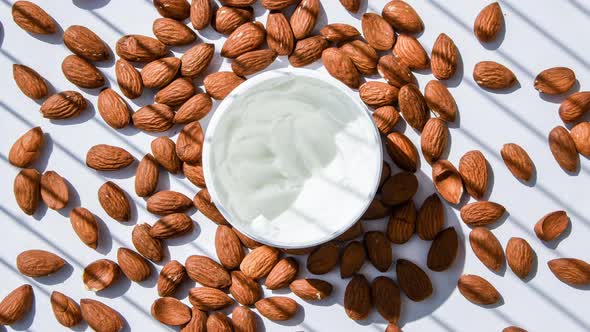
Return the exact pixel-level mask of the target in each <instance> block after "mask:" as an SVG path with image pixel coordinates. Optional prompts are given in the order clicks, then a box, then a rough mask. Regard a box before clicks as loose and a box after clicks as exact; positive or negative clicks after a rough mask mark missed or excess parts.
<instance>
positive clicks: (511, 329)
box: [502, 326, 527, 332]
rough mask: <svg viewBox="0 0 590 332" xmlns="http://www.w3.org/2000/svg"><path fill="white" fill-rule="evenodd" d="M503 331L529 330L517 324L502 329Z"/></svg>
mask: <svg viewBox="0 0 590 332" xmlns="http://www.w3.org/2000/svg"><path fill="white" fill-rule="evenodd" d="M502 332H527V330H525V329H523V328H520V327H517V326H508V327H506V328H504V329H503V330H502Z"/></svg>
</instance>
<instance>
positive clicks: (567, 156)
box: [548, 126, 579, 172]
mask: <svg viewBox="0 0 590 332" xmlns="http://www.w3.org/2000/svg"><path fill="white" fill-rule="evenodd" d="M548 140H549V148H550V149H551V153H552V154H553V158H555V161H557V163H558V164H559V166H561V168H563V169H564V170H566V171H568V172H575V171H576V169H577V168H578V163H579V162H578V160H579V157H578V151H577V150H576V144H575V143H574V140H573V139H572V136H571V135H570V133H569V132H568V131H567V129H565V128H564V127H562V126H557V127H555V128H553V129H552V130H551V132H550V133H549V139H548Z"/></svg>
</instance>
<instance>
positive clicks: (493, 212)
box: [461, 201, 506, 227]
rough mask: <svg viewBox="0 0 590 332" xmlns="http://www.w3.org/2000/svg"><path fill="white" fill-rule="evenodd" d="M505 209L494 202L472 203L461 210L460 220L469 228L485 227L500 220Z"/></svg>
mask: <svg viewBox="0 0 590 332" xmlns="http://www.w3.org/2000/svg"><path fill="white" fill-rule="evenodd" d="M505 211H506V209H505V208H504V207H503V206H502V205H500V204H498V203H494V202H487V201H481V202H474V203H469V204H467V205H464V206H463V207H462V208H461V219H462V220H463V222H464V223H466V224H467V225H469V226H472V227H477V226H486V225H489V224H492V223H494V222H495V221H496V220H498V219H500V218H501V217H502V216H503V215H504V212H505Z"/></svg>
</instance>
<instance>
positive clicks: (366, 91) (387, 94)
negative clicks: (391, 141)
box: [347, 44, 399, 122]
mask: <svg viewBox="0 0 590 332" xmlns="http://www.w3.org/2000/svg"><path fill="white" fill-rule="evenodd" d="M347 45H348V44H347ZM398 93H399V89H397V88H396V87H394V86H391V85H389V84H387V83H383V82H378V81H371V82H366V83H363V85H361V86H360V88H359V95H360V97H361V100H362V101H363V102H364V103H365V104H367V105H369V106H371V107H382V106H389V105H393V102H395V101H396V100H397V97H398ZM396 113H397V111H396ZM396 122H397V121H396Z"/></svg>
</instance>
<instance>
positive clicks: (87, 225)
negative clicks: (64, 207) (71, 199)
mask: <svg viewBox="0 0 590 332" xmlns="http://www.w3.org/2000/svg"><path fill="white" fill-rule="evenodd" d="M70 223H71V224H72V228H73V229H74V232H76V235H78V237H79V238H80V240H82V242H83V243H84V244H86V245H87V246H89V247H90V248H92V249H96V247H97V246H98V223H97V222H96V218H95V217H94V215H93V214H92V212H90V211H88V209H85V208H83V207H76V208H73V209H72V211H70Z"/></svg>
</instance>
